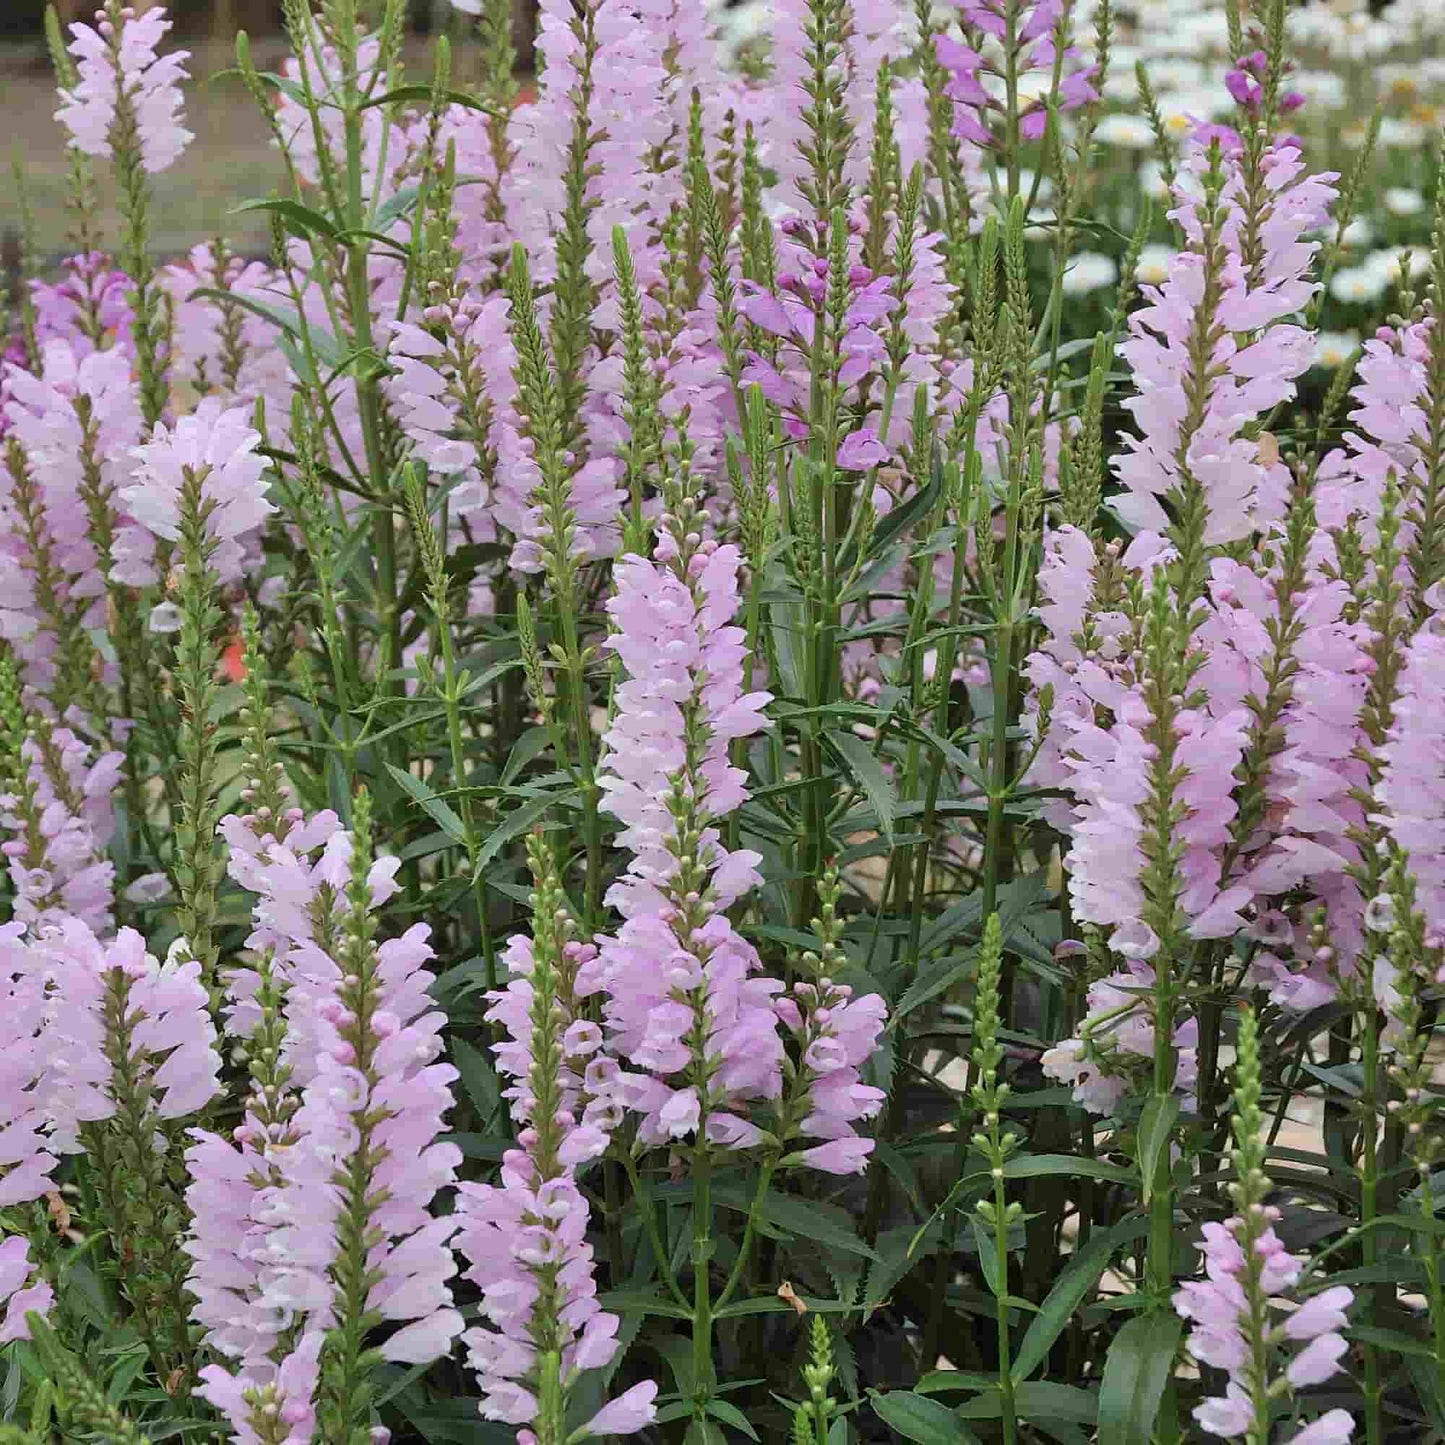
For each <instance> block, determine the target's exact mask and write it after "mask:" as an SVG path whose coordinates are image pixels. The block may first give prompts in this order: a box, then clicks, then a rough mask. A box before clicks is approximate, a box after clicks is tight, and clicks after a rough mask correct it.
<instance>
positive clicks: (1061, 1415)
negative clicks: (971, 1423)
mask: <svg viewBox="0 0 1445 1445" xmlns="http://www.w3.org/2000/svg"><path fill="white" fill-rule="evenodd" d="M1002 1411H1003V1397H1002V1396H1001V1395H1000V1394H999V1391H998V1388H997V1386H995V1387H993V1388H992V1389H989V1390H986V1391H984V1393H983V1394H982V1395H980V1396H979V1397H978V1398H977V1399H976V1400H970V1401H969V1402H968V1403H967V1404H966V1405H960V1406H959V1407H958V1413H959V1414H960V1415H961V1416H962V1417H963V1418H964V1419H966V1420H997V1419H998V1418H999V1416H1000V1415H1001V1414H1002ZM1097 1412H1098V1402H1097V1400H1096V1399H1095V1397H1094V1396H1093V1395H1092V1394H1090V1392H1089V1391H1088V1390H1080V1389H1078V1388H1077V1387H1075V1386H1073V1385H1058V1384H1054V1383H1052V1382H1051V1381H1048V1380H1030V1381H1029V1382H1028V1383H1027V1384H1024V1385H1020V1386H1019V1387H1018V1389H1017V1390H1015V1391H1014V1414H1015V1415H1017V1416H1018V1417H1019V1419H1021V1420H1031V1421H1034V1422H1039V1421H1044V1420H1065V1421H1068V1422H1069V1423H1071V1424H1075V1425H1092V1424H1093V1423H1094V1417H1095V1415H1096V1414H1097ZM1099 1438H1100V1440H1108V1441H1109V1445H1114V1437H1113V1436H1112V1435H1105V1434H1104V1433H1103V1432H1102V1431H1100V1435H1099Z"/></svg>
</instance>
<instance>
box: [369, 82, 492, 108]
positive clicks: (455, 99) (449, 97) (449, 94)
mask: <svg viewBox="0 0 1445 1445" xmlns="http://www.w3.org/2000/svg"><path fill="white" fill-rule="evenodd" d="M435 95H436V90H435V88H434V87H432V86H430V85H421V84H416V85H398V86H395V87H394V88H393V89H391V90H388V91H387V92H386V94H385V95H374V96H372V97H371V99H370V100H364V101H362V103H361V105H360V106H359V107H358V108H359V109H361V110H367V109H369V108H370V107H372V106H378V105H408V104H410V103H411V102H413V101H426V102H428V103H430V102H431V100H432V98H433V97H434V96H435ZM441 100H442V102H443V103H444V104H446V105H459V106H462V107H463V108H464V109H466V110H480V111H483V112H484V113H485V114H487V115H496V114H497V111H496V110H495V109H494V108H493V107H492V106H490V105H488V104H487V103H486V101H484V100H479V99H478V98H477V97H476V96H474V95H468V94H467V93H466V91H464V90H444V91H442V93H441Z"/></svg>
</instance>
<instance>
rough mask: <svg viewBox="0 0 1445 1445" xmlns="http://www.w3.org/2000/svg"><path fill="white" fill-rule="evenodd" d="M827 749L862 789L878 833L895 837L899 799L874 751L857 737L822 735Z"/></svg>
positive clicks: (838, 734)
mask: <svg viewBox="0 0 1445 1445" xmlns="http://www.w3.org/2000/svg"><path fill="white" fill-rule="evenodd" d="M823 737H824V740H825V741H826V742H827V744H828V746H829V747H830V748H831V749H832V751H833V752H834V753H835V754H836V755H837V757H838V761H839V762H840V763H842V765H843V767H844V768H845V769H846V770H847V771H848V772H849V773H850V774H851V775H852V778H853V781H854V782H856V783H857V784H858V786H859V787H860V788H862V789H863V796H864V797H865V798H867V799H868V805H869V806H870V807H871V808H872V809H873V816H874V817H875V818H877V820H878V829H879V831H880V832H881V833H882V834H883V836H884V837H885V838H887V837H891V836H892V834H893V812H894V809H895V807H896V806H897V802H898V800H897V798H896V797H895V796H894V793H893V784H892V783H891V782H889V780H888V775H887V774H886V773H885V772H884V771H883V764H882V763H881V762H879V761H878V759H877V758H876V757H874V755H873V749H872V748H870V747H869V746H868V744H867V743H865V742H864V741H863V739H862V738H860V737H858V736H857V735H856V734H855V733H847V732H828V733H824V734H823Z"/></svg>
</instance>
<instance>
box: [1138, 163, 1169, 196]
mask: <svg viewBox="0 0 1445 1445" xmlns="http://www.w3.org/2000/svg"><path fill="white" fill-rule="evenodd" d="M1139 189H1140V190H1141V191H1143V192H1144V194H1145V195H1146V196H1148V197H1149V199H1150V200H1153V201H1166V200H1168V199H1169V184H1168V182H1167V181H1165V179H1164V168H1163V166H1161V165H1160V164H1159V162H1158V161H1156V160H1155V159H1153V157H1152V156H1151V157H1150V159H1148V160H1147V161H1145V162H1144V164H1143V165H1142V166H1140V167H1139Z"/></svg>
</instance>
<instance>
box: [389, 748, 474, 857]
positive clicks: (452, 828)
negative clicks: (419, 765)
mask: <svg viewBox="0 0 1445 1445" xmlns="http://www.w3.org/2000/svg"><path fill="white" fill-rule="evenodd" d="M386 771H387V772H388V773H389V774H391V777H392V779H393V781H394V782H396V784H397V785H398V786H399V787H400V788H401V789H402V791H403V792H404V793H406V794H408V795H409V796H410V798H411V799H412V801H413V802H415V803H418V804H420V805H421V807H422V808H423V809H424V810H425V812H426V814H427V816H428V817H429V818H430V819H431V820H432V822H434V823H435V824H436V825H437V827H439V828H440V829H441V830H442V832H443V833H445V834H446V835H447V837H448V838H450V839H451V840H452V841H453V842H455V843H460V844H461V845H462V846H463V847H465V846H466V841H467V829H466V824H464V823H463V822H462V820H461V819H460V818H459V817H457V815H456V812H455V811H454V810H453V808H452V807H451V805H450V804H449V803H445V802H443V801H442V799H440V798H439V797H437V795H436V794H435V793H433V792H432V790H431V789H430V788H429V787H427V785H426V784H425V783H424V782H422V780H421V779H420V778H417V777H413V776H412V775H411V774H410V773H409V772H407V771H406V770H405V769H404V768H398V767H397V766H396V765H395V764H394V763H388V764H387V765H386Z"/></svg>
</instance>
